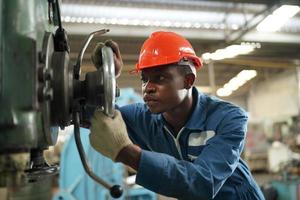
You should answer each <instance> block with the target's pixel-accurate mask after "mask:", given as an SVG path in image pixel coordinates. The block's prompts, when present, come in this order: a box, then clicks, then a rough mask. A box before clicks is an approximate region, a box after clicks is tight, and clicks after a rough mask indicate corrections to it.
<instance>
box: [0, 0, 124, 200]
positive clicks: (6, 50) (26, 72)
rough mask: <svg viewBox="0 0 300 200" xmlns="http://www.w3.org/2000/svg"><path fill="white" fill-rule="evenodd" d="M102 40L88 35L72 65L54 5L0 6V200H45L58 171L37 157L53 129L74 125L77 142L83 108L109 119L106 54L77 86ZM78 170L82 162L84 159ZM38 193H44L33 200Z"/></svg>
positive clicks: (32, 0)
mask: <svg viewBox="0 0 300 200" xmlns="http://www.w3.org/2000/svg"><path fill="white" fill-rule="evenodd" d="M54 30H56V31H54ZM105 32H107V30H102V31H96V32H94V33H92V34H90V36H89V37H88V39H87V41H86V43H85V44H84V45H83V48H82V51H81V52H80V54H79V56H78V61H77V63H76V64H75V65H73V64H72V63H70V60H69V53H70V49H69V45H68V39H67V34H66V32H65V30H64V29H63V28H62V25H61V21H60V7H59V1H58V0H42V1H41V0H26V1H24V0H10V1H0V41H1V42H0V195H2V196H1V198H3V196H5V198H6V199H20V197H22V199H31V200H33V199H49V198H50V197H49V195H48V194H47V195H46V192H45V191H49V187H51V184H50V183H47V184H46V182H47V180H49V179H47V177H51V176H53V175H55V174H57V173H58V166H49V165H48V164H47V163H46V162H45V160H44V157H43V151H44V150H45V149H47V148H48V147H49V146H51V145H54V144H55V143H56V140H57V135H58V129H59V127H60V128H62V129H63V128H64V127H65V126H68V125H70V124H74V125H75V127H77V129H76V130H78V131H77V134H79V128H78V127H79V126H81V125H86V123H88V120H89V119H87V118H85V108H86V106H93V107H99V108H101V109H102V110H103V111H104V112H105V113H106V114H107V115H108V116H112V115H113V113H114V98H115V94H116V86H115V77H114V65H113V54H112V50H111V49H108V48H106V49H103V59H104V65H103V67H102V68H100V69H98V70H97V71H95V72H90V73H88V74H87V76H86V79H85V80H84V81H80V80H79V74H80V67H81V60H82V57H83V54H84V51H85V49H86V47H87V45H88V43H89V41H90V40H91V39H92V37H93V36H94V35H96V34H104V33H105ZM76 130H75V132H76ZM79 139H80V138H79ZM79 142H80V141H79ZM79 144H80V143H79ZM78 147H79V148H78V150H79V153H80V155H84V152H80V151H82V150H83V149H82V148H80V146H78ZM82 162H86V160H84V157H83V159H82ZM86 163H87V162H86ZM87 171H88V170H87ZM89 174H90V173H89ZM98 179H99V180H98V182H100V183H102V184H106V188H109V189H111V188H112V187H111V185H110V184H108V183H106V182H101V179H100V178H99V177H98ZM43 188H44V189H43ZM114 189H115V192H117V193H118V194H117V193H115V195H116V196H117V195H121V194H122V193H120V188H119V187H115V188H114ZM37 190H38V191H44V192H41V195H35V194H37V193H38V192H37ZM42 196H43V197H42Z"/></svg>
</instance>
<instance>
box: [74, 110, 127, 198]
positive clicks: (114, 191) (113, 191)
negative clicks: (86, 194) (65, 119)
mask: <svg viewBox="0 0 300 200" xmlns="http://www.w3.org/2000/svg"><path fill="white" fill-rule="evenodd" d="M73 122H74V135H75V142H76V146H77V149H78V152H79V156H80V160H81V162H82V165H83V168H84V169H85V171H86V173H87V174H88V175H89V176H90V177H91V178H92V179H93V180H94V181H96V182H97V183H99V184H101V185H102V186H103V187H105V188H106V189H108V190H109V191H110V195H111V196H112V197H113V198H119V197H120V196H122V193H123V189H122V187H121V186H120V185H114V186H112V185H110V184H109V183H107V182H106V181H104V180H103V179H101V178H100V177H98V176H97V175H96V174H95V173H94V172H93V171H92V170H91V167H90V166H89V164H88V162H87V158H86V156H85V153H84V149H83V146H82V143H81V140H80V130H79V124H80V117H79V112H77V109H74V112H73Z"/></svg>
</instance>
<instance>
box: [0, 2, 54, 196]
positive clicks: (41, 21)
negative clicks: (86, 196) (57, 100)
mask: <svg viewBox="0 0 300 200" xmlns="http://www.w3.org/2000/svg"><path fill="white" fill-rule="evenodd" d="M49 5H50V4H49V2H48V1H47V0H9V1H6V0H5V1H3V0H1V1H0V187H2V188H4V187H7V188H9V189H7V191H8V192H6V193H7V195H6V199H14V197H15V198H17V197H16V196H18V194H16V195H15V194H11V193H10V191H19V195H22V196H23V198H22V199H26V194H28V193H31V192H32V193H33V192H34V193H37V190H39V189H38V187H41V185H47V184H46V183H43V184H39V181H37V180H35V181H32V180H33V177H30V175H32V174H33V175H35V178H36V177H41V174H42V173H44V172H43V170H41V171H39V170H37V171H34V172H32V171H31V172H32V173H30V172H29V171H30V170H29V171H28V169H30V168H32V165H34V164H36V165H38V166H39V167H40V168H39V169H43V168H44V170H45V171H47V170H48V171H49V168H48V167H45V166H44V160H43V155H42V153H43V150H44V149H46V148H47V147H48V146H50V145H54V144H55V143H56V139H57V134H58V127H55V126H54V127H51V128H50V130H51V131H50V132H49V130H48V127H45V124H46V125H47V124H48V126H49V123H45V121H49V119H46V117H45V115H44V114H43V113H45V109H47V107H49V104H50V103H49V101H50V98H48V99H47V98H46V97H47V96H49V94H48V93H47V91H45V86H46V85H47V84H48V83H47V82H46V80H43V79H41V75H40V74H39V73H40V72H41V71H42V73H44V71H45V70H43V69H44V68H45V62H44V61H43V58H42V56H43V54H42V53H43V52H42V51H43V40H45V39H44V37H45V33H51V32H52V31H53V29H54V25H53V24H50V23H49V16H50V20H52V21H55V19H54V20H53V16H55V9H53V8H50V9H49ZM48 12H50V13H48ZM48 14H49V15H48ZM51 16H52V17H51ZM44 56H45V55H44ZM43 75H45V74H42V76H43ZM39 96H40V97H39ZM50 97H51V96H50ZM49 138H50V139H49ZM33 158H35V163H33ZM50 171H51V168H50ZM53 171H56V168H55V169H52V172H53ZM28 182H32V183H31V184H32V185H34V187H35V191H33V190H32V188H33V187H31V185H30V184H27V183H28ZM44 182H45V180H44ZM48 185H49V184H48ZM23 186H24V187H23ZM16 188H18V189H16ZM40 191H43V189H42V188H40ZM43 195H44V194H43ZM28 196H31V194H28ZM0 199H3V196H2V197H1V195H0ZM18 199H19V198H18ZM28 199H47V198H41V196H36V198H34V196H31V197H28Z"/></svg>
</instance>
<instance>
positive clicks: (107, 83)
mask: <svg viewBox="0 0 300 200" xmlns="http://www.w3.org/2000/svg"><path fill="white" fill-rule="evenodd" d="M101 51H102V63H103V84H104V105H103V108H104V113H105V114H106V115H107V116H109V117H113V116H114V114H115V98H116V78H115V64H114V56H113V51H112V49H111V48H110V47H107V46H104V47H103V48H102V50H101Z"/></svg>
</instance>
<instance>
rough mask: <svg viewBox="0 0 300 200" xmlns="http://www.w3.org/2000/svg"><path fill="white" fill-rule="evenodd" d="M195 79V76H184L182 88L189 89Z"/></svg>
mask: <svg viewBox="0 0 300 200" xmlns="http://www.w3.org/2000/svg"><path fill="white" fill-rule="evenodd" d="M195 78H196V77H195V74H192V73H190V74H187V75H185V79H184V88H185V89H190V88H191V87H192V86H193V85H194V82H195Z"/></svg>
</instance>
